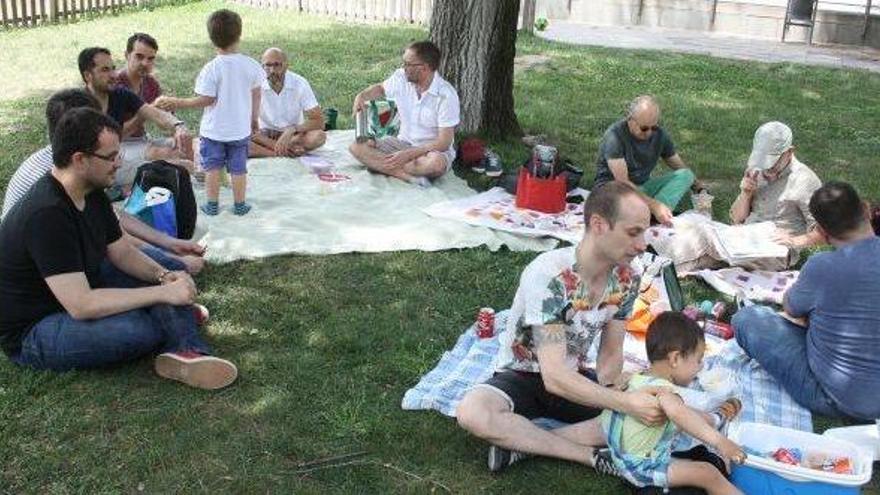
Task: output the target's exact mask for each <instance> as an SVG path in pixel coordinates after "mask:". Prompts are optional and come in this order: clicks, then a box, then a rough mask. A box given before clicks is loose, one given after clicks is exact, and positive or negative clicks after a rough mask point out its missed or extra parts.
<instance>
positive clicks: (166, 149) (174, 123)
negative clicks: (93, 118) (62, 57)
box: [78, 47, 193, 186]
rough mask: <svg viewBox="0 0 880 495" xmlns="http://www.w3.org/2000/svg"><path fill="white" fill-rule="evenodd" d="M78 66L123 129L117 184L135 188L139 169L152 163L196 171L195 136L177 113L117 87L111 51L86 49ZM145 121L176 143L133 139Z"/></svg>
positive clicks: (82, 75) (81, 73)
mask: <svg viewBox="0 0 880 495" xmlns="http://www.w3.org/2000/svg"><path fill="white" fill-rule="evenodd" d="M78 65H79V73H80V76H81V77H82V79H83V82H84V83H85V85H86V89H87V90H88V91H89V93H91V94H92V95H93V96H94V97H95V98H97V99H98V102H99V103H100V104H101V109H102V110H104V112H106V113H107V115H109V116H110V117H112V118H113V119H114V120H115V121H116V122H118V123H119V125H121V126H122V138H123V141H122V151H123V157H122V166H121V167H120V168H119V171H117V173H116V181H115V183H116V184H117V185H120V186H129V185H131V182H132V181H133V180H134V176H135V172H136V170H137V167H138V166H139V165H141V164H142V163H144V162H146V161H151V160H167V161H170V162H172V163H177V164H179V165H182V166H184V167H186V168H187V169H189V170H190V171H192V168H193V165H192V159H193V154H192V135H190V133H189V131H188V130H187V128H186V124H185V123H184V122H183V121H182V120H180V119H178V118H177V117H175V116H174V115H173V114H170V113H168V112H166V111H164V110H159V109H158V108H156V107H154V106H153V105H149V104H146V103H144V102H143V100H141V98H140V97H139V96H138V95H136V94H134V93H132V92H131V91H130V90H128V89H127V88H123V87H117V86H116V85H115V82H116V81H115V77H116V76H115V74H116V72H115V66H114V65H113V58H112V56H111V55H110V50H108V49H106V48H100V47H92V48H86V49H84V50H83V51H81V52H80V53H79V58H78ZM144 122H152V123H154V124H156V125H157V126H158V127H160V128H162V129H163V130H165V131H168V132H172V133H173V136H174V141H173V144H171V145H170V146H168V145H166V146H162V145H161V144H162V143H164V142H165V140H161V141H160V140H154V141H149V140H147V139H145V138H144V136H139V137H130V136H131V134H132V133H134V132H136V131H138V130H139V129H142V128H143V123H144ZM169 144H170V143H169Z"/></svg>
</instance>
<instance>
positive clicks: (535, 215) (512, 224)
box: [424, 187, 589, 244]
mask: <svg viewBox="0 0 880 495" xmlns="http://www.w3.org/2000/svg"><path fill="white" fill-rule="evenodd" d="M578 193H579V194H580V195H581V196H584V197H585V196H586V195H587V194H589V192H587V191H584V190H578ZM515 203H516V198H515V197H514V196H513V195H512V194H510V193H508V192H507V191H505V190H504V189H502V188H500V187H493V188H492V189H489V190H488V191H486V192H483V193H480V194H477V195H474V196H469V197H466V198H460V199H455V200H451V201H444V202H442V203H436V204H433V205H431V206H429V207H428V208H425V210H424V211H425V213H427V214H428V215H431V216H432V217H437V218H444V219H450V220H455V221H459V222H464V223H467V224H469V225H479V226H483V227H489V228H491V229H495V230H498V231H503V232H511V233H514V234H521V235H526V236H532V237H543V236H550V237H555V238H557V239H560V240H563V241H567V242H570V243H572V244H577V243H578V242H579V241H580V240H581V238H582V237H583V236H584V207H583V203H580V204H574V203H568V204H567V206H566V209H565V211H562V212H560V213H555V214H549V213H541V212H539V211H534V210H526V209H522V208H517V207H516V204H515Z"/></svg>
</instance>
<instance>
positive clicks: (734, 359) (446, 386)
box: [401, 310, 813, 431]
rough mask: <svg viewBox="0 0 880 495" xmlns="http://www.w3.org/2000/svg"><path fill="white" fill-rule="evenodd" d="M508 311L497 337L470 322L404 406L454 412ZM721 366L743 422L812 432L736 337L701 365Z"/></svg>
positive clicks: (481, 375) (488, 372) (487, 369)
mask: <svg viewBox="0 0 880 495" xmlns="http://www.w3.org/2000/svg"><path fill="white" fill-rule="evenodd" d="M508 313H509V311H507V310H505V311H501V312H499V313H498V314H497V315H496V316H495V337H493V338H491V339H480V338H478V337H477V336H476V333H475V331H474V326H473V325H472V326H471V327H469V328H468V329H467V330H465V331H464V333H463V334H462V335H461V336H460V337H459V338H458V341H457V342H456V343H455V347H453V349H452V350H451V351H447V352H445V353H444V354H443V356H442V357H441V358H440V362H439V363H438V364H437V366H436V367H435V368H434V369H433V370H431V371H430V372H429V373H428V374H426V375H425V376H423V377H422V379H421V380H420V381H419V383H418V384H417V385H416V386H415V387H413V388H411V389H410V390H408V391H407V392H406V394H404V396H403V402H402V404H401V407H403V409H406V410H423V409H434V410H436V411H439V412H441V413H443V414H445V415H446V416H450V417H454V416H455V408H456V406H457V405H458V402H459V401H460V400H461V398H462V396H464V394H465V392H467V390H468V389H470V388H471V387H472V386H474V385H476V384H478V383H482V382H484V381H486V380H487V379H488V378H489V377H491V376H492V373H493V372H494V368H493V365H494V361H495V355H496V354H497V353H498V338H497V336H498V335H499V334H500V333H501V332H502V331H504V328H505V325H506V322H507V316H508ZM717 366H720V367H723V368H726V369H727V370H729V371H730V372H731V373H733V374H734V376H736V377H737V381H738V382H739V398H740V400H741V401H742V403H743V412H742V414H741V416H740V420H741V421H749V422H755V423H765V424H771V425H775V426H781V427H785V428H792V429H796V430H803V431H812V430H813V422H812V417H811V415H810V412H809V411H807V410H806V409H804V408H802V407H801V406H799V405H798V404H797V403H795V402H794V400H792V398H791V397H790V396H789V395H788V393H786V392H785V390H783V389H782V387H780V386H779V384H777V383H776V381H775V380H773V378H771V377H770V375H768V374H767V373H766V372H765V371H764V370H763V369H762V368H761V367H760V366H759V365H758V363H757V362H755V361H753V360H752V359H749V357H748V356H746V355H745V353H744V352H743V350H742V349H741V348H740V347H739V346H738V345H737V344H736V341H733V340H730V341H727V342H726V343H725V344H724V346H723V348H722V351H721V352H720V353H719V354H718V355H715V356H711V357H708V358H706V361H705V368H706V369H711V368H713V367H717Z"/></svg>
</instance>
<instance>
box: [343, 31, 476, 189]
mask: <svg viewBox="0 0 880 495" xmlns="http://www.w3.org/2000/svg"><path fill="white" fill-rule="evenodd" d="M439 65H440V49H439V48H437V46H436V45H435V44H434V43H431V42H430V41H417V42H415V43H412V44H410V45H409V46H408V47H407V48H406V50H405V51H404V52H403V67H402V68H400V69H397V70H396V71H394V73H393V74H392V75H391V77H389V78H388V79H387V80H385V82H383V83H381V84H374V85H373V86H370V87H369V88H367V89H365V90H363V91H361V92H360V93H358V95H357V96H355V98H354V105H353V108H352V113H353V114H356V113H357V112H358V111H359V110H361V109H363V108H364V106H365V103H366V102H368V101H370V100H375V99H379V98H383V97H387V98H388V99H392V100H394V102H395V103H396V105H397V109H398V111H399V113H400V133H399V135H398V136H397V137H385V138H381V139H379V140H378V141H368V142H365V143H355V144H352V145H351V147H349V150H350V151H351V154H352V155H354V157H355V158H357V159H358V160H359V161H360V162H361V163H363V164H364V165H366V167H367V168H369V169H370V170H372V171H373V172H377V173H381V174H385V175H389V176H391V177H396V178H398V179H401V180H404V181H407V182H411V183H413V184H418V185H420V186H423V187H426V186H429V185H430V184H431V182H430V180H431V179H435V178H437V177H440V176H441V175H443V174H444V173H446V171H447V170H449V168H450V167H451V166H452V160H453V159H454V158H455V150H454V149H453V147H452V142H453V138H454V136H455V126H456V125H458V123H459V111H460V109H459V101H458V93H456V91H455V88H453V87H452V85H451V84H449V82H447V81H446V80H445V79H443V78H442V77H441V76H440V74H438V73H437V67H439Z"/></svg>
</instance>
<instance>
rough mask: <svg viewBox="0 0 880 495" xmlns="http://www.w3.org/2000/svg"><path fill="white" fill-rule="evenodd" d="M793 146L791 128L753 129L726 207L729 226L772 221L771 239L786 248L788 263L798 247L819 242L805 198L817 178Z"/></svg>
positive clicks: (767, 125) (774, 125)
mask: <svg viewBox="0 0 880 495" xmlns="http://www.w3.org/2000/svg"><path fill="white" fill-rule="evenodd" d="M795 149H796V147H795V146H794V144H793V133H792V131H791V128H790V127H789V126H787V125H785V124H784V123H782V122H777V121H773V122H767V123H765V124H763V125H761V126H760V127H758V130H757V131H755V138H754V140H753V141H752V152H751V154H750V155H749V159H748V163H747V167H746V170H745V173H744V175H743V178H742V180H741V181H740V185H739V189H740V192H739V195H738V196H737V198H736V200H734V202H733V205H732V206H731V208H730V220H731V222H732V223H734V224H743V223H746V224H748V223H754V222H764V221H771V222H773V223H775V224H776V227H777V236H776V241H777V242H779V243H780V244H784V245H786V246H788V247H789V248H791V253H790V255H789V258H788V260H787V263H786V265H788V266H791V265H793V264H794V263H795V262H796V261H797V259H798V250H800V249H803V248H806V247H809V246H813V245H816V244H819V243H821V242H822V239H821V236H819V235H818V234H817V233H816V230H815V227H816V220H815V219H814V218H813V215H812V214H811V213H810V209H809V203H810V197H811V196H812V195H813V192H815V191H816V189H819V187H821V186H822V181H821V180H819V177H818V176H817V175H816V174H815V172H813V171H812V170H811V169H810V168H809V167H807V166H806V165H804V164H803V163H801V162H800V160H798V159H797V157H796V156H795ZM775 268H779V269H781V268H786V267H783V266H779V267H775Z"/></svg>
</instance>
